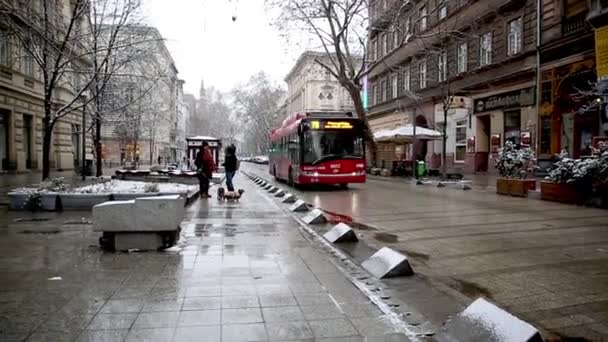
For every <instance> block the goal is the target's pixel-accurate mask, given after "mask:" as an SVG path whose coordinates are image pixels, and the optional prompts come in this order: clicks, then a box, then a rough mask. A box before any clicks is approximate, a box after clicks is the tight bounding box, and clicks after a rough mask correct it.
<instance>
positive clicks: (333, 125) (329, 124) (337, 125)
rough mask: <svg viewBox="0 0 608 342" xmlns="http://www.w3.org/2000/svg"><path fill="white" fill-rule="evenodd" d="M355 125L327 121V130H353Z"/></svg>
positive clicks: (346, 122) (345, 122)
mask: <svg viewBox="0 0 608 342" xmlns="http://www.w3.org/2000/svg"><path fill="white" fill-rule="evenodd" d="M352 128H353V125H352V124H351V123H350V122H348V121H327V122H326V123H325V129H352Z"/></svg>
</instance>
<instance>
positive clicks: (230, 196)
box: [217, 188, 245, 202]
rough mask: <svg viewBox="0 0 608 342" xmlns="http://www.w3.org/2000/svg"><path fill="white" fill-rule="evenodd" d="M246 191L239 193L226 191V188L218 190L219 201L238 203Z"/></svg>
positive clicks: (241, 190)
mask: <svg viewBox="0 0 608 342" xmlns="http://www.w3.org/2000/svg"><path fill="white" fill-rule="evenodd" d="M244 192H245V190H243V189H239V190H238V191H226V190H224V188H219V189H217V199H218V200H220V201H223V200H227V201H235V202H238V201H239V199H240V198H241V196H242V195H243V193H244Z"/></svg>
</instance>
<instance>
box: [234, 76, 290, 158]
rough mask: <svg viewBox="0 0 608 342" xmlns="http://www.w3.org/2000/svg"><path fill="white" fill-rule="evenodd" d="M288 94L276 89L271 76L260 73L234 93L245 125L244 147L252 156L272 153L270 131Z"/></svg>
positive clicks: (238, 115)
mask: <svg viewBox="0 0 608 342" xmlns="http://www.w3.org/2000/svg"><path fill="white" fill-rule="evenodd" d="M284 93H285V90H284V89H282V88H281V87H279V86H277V85H274V84H273V83H272V82H271V81H270V79H269V77H268V75H266V74H265V73H264V72H259V73H257V74H255V75H254V76H252V77H251V78H250V79H249V81H248V82H247V83H245V84H242V85H240V86H238V87H236V88H235V89H234V90H233V91H232V97H233V101H234V106H235V115H236V118H237V119H238V120H239V122H240V123H241V125H242V127H241V131H242V132H243V134H244V136H243V139H244V143H245V145H247V146H248V147H249V149H250V151H249V152H251V153H256V154H261V153H266V152H268V148H269V146H270V145H269V137H270V131H271V130H272V129H273V127H274V124H275V121H276V120H275V115H276V114H277V112H278V109H279V107H280V101H281V98H282V96H283V94H284Z"/></svg>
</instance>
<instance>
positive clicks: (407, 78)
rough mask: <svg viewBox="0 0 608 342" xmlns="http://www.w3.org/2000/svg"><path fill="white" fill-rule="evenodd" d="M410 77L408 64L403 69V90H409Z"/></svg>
mask: <svg viewBox="0 0 608 342" xmlns="http://www.w3.org/2000/svg"><path fill="white" fill-rule="evenodd" d="M410 78H411V77H410V67H409V65H408V66H406V67H405V70H404V71H403V90H405V91H410Z"/></svg>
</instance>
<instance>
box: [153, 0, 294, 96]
mask: <svg viewBox="0 0 608 342" xmlns="http://www.w3.org/2000/svg"><path fill="white" fill-rule="evenodd" d="M235 1H237V0H231V1H230V0H171V1H170V0H144V2H145V15H146V20H147V23H148V24H149V25H151V26H155V27H156V28H158V29H159V30H160V32H161V34H162V35H163V36H164V37H165V38H166V39H167V45H168V48H169V51H171V54H172V56H173V58H174V60H175V62H176V65H177V69H178V70H179V77H180V78H181V79H183V80H185V81H186V84H185V85H184V88H185V90H186V91H187V92H189V93H192V94H195V95H198V91H199V87H200V82H201V78H204V80H205V86H206V87H209V86H214V87H216V88H218V89H220V90H222V91H229V90H231V89H232V87H233V86H235V85H236V84H238V83H240V82H244V81H246V80H247V79H248V78H249V76H251V75H252V74H254V73H256V72H258V71H260V70H264V71H266V72H267V73H268V74H269V75H270V76H271V77H272V78H273V79H274V80H276V81H282V79H283V77H284V76H285V74H286V73H287V72H288V71H289V69H290V68H291V66H292V64H293V63H294V62H295V59H296V58H297V56H298V55H299V52H300V51H289V49H286V48H285V42H284V41H283V39H282V38H281V37H280V36H279V34H278V33H277V32H276V30H275V29H273V28H272V27H271V26H270V23H269V18H268V17H267V15H266V13H265V10H264V0H240V1H238V5H237V11H236V15H237V20H236V22H233V21H232V15H233V13H234V7H235V6H234V2H235Z"/></svg>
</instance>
